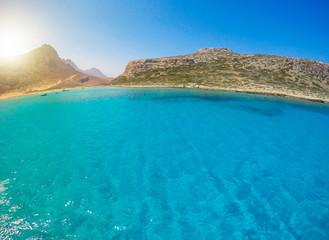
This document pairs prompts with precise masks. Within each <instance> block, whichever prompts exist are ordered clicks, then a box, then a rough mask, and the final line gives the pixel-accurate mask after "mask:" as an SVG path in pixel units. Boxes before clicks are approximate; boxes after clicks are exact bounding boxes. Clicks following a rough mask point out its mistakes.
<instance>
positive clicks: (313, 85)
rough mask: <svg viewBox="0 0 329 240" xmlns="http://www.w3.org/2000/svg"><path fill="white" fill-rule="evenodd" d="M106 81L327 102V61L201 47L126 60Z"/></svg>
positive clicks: (328, 73) (328, 89)
mask: <svg viewBox="0 0 329 240" xmlns="http://www.w3.org/2000/svg"><path fill="white" fill-rule="evenodd" d="M111 84H112V85H118V86H154V87H157V86H158V87H195V88H210V89H222V90H234V91H244V92H256V93H257V92H259V93H266V94H275V95H287V96H294V97H300V98H308V99H314V100H323V101H329V64H326V63H321V62H317V61H313V60H307V59H297V58H288V57H282V56H273V55H261V54H255V55H243V54H237V53H233V52H232V51H230V50H227V49H223V48H220V49H216V48H215V49H201V50H199V51H197V52H196V53H194V54H191V55H185V56H178V57H168V58H158V59H146V60H137V61H132V62H130V63H129V64H128V65H127V68H126V70H125V72H124V73H123V74H122V75H121V76H119V77H118V78H116V79H115V80H114V81H112V82H111Z"/></svg>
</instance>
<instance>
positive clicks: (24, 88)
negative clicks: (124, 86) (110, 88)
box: [0, 45, 109, 99]
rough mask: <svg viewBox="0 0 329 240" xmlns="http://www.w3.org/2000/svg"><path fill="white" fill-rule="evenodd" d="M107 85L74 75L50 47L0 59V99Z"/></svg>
mask: <svg viewBox="0 0 329 240" xmlns="http://www.w3.org/2000/svg"><path fill="white" fill-rule="evenodd" d="M108 81H109V80H108V79H104V78H99V77H94V76H90V75H87V74H83V73H80V72H78V71H76V70H75V69H74V68H72V67H71V66H69V65H68V64H65V63H64V62H63V61H62V60H61V58H59V56H58V54H57V52H56V51H55V49H54V48H52V47H51V46H50V45H43V46H42V47H40V48H38V49H35V50H33V51H31V52H29V53H27V54H24V55H21V56H19V57H15V58H10V59H0V99H6V98H10V97H18V96H23V95H29V94H33V93H39V92H43V91H51V90H57V89H63V88H76V87H89V86H96V85H101V84H105V83H108Z"/></svg>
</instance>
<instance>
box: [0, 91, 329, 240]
mask: <svg viewBox="0 0 329 240" xmlns="http://www.w3.org/2000/svg"><path fill="white" fill-rule="evenodd" d="M328 123H329V107H328V105H325V104H315V103H307V102H301V101H294V100H284V99H280V98H271V97H262V96H257V95H247V94H237V93H225V92H224V93H223V92H213V91H200V90H187V89H122V88H98V89H86V90H75V91H69V92H60V93H59V94H55V93H50V94H48V96H46V97H40V96H30V97H25V98H21V99H15V100H10V101H6V102H2V103H0V134H1V135H0V239H11V238H12V239H75V238H79V239H329V177H328V176H329V145H328V143H329V127H328Z"/></svg>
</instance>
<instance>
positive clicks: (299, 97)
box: [0, 84, 329, 104]
mask: <svg viewBox="0 0 329 240" xmlns="http://www.w3.org/2000/svg"><path fill="white" fill-rule="evenodd" d="M102 87H104V88H107V87H110V88H111V87H122V88H186V89H201V90H210V91H224V92H236V93H247V94H259V95H265V96H274V97H284V98H292V99H297V100H304V101H310V102H317V103H325V104H328V103H329V99H328V100H327V99H321V98H315V97H310V96H303V95H296V94H289V93H283V92H275V91H273V92H268V91H262V90H251V89H237V88H236V89H233V88H231V89H229V88H219V87H207V86H169V85H168V86H166V85H122V84H118V85H97V86H87V87H81V86H79V87H71V88H61V89H51V90H50V89H49V90H44V91H35V92H29V93H22V94H19V93H17V94H15V93H12V94H8V96H5V97H3V98H2V97H1V96H0V103H1V102H5V101H8V100H12V99H18V98H22V97H27V96H32V95H38V94H45V93H52V92H61V91H69V90H76V89H84V88H102Z"/></svg>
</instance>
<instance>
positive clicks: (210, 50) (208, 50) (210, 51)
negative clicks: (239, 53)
mask: <svg viewBox="0 0 329 240" xmlns="http://www.w3.org/2000/svg"><path fill="white" fill-rule="evenodd" d="M195 53H196V54H216V53H221V54H231V53H233V51H232V50H230V49H227V48H201V49H199V50H197V51H196V52H195Z"/></svg>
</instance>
